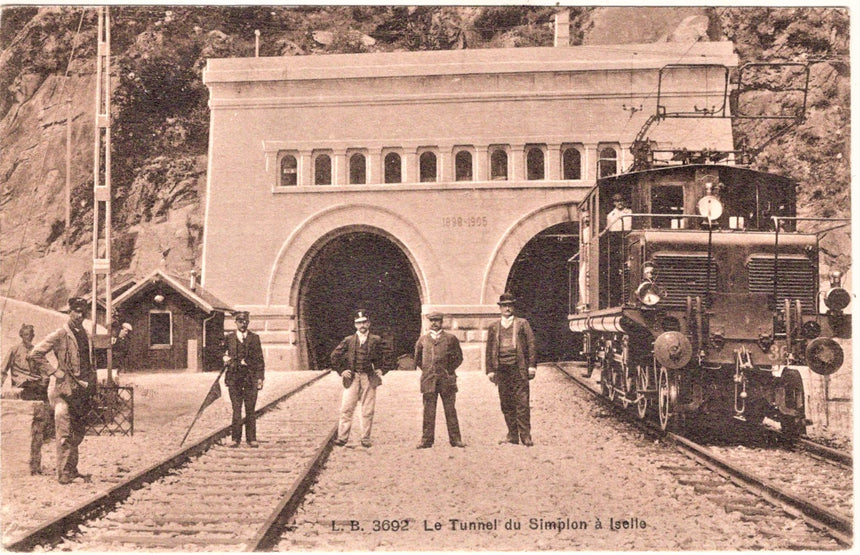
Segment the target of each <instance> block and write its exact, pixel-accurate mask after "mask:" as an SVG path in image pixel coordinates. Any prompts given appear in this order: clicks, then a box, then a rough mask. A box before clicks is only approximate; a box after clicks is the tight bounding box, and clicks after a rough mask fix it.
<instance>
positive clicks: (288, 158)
mask: <svg viewBox="0 0 860 555" xmlns="http://www.w3.org/2000/svg"><path fill="white" fill-rule="evenodd" d="M298 183H299V163H298V160H296V157H295V156H293V155H292V154H286V155H284V157H283V158H281V187H288V186H290V185H298Z"/></svg>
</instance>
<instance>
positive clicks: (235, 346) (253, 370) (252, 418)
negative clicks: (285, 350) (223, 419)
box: [224, 311, 266, 448]
mask: <svg viewBox="0 0 860 555" xmlns="http://www.w3.org/2000/svg"><path fill="white" fill-rule="evenodd" d="M234 318H235V319H236V330H235V331H232V332H230V333H228V334H227V335H226V336H225V337H224V364H225V365H227V367H228V368H227V372H226V374H225V375H224V383H225V384H226V385H227V390H228V391H229V392H230V404H231V405H232V407H233V420H232V425H231V437H232V439H233V444H232V445H230V447H239V445H241V444H242V406H243V405H244V407H245V441H247V442H248V446H249V447H255V448H256V447H259V443H257V415H256V410H257V409H256V406H257V392H258V391H259V390H261V389H263V379H264V376H265V372H266V363H265V360H264V359H263V348H262V346H261V345H260V336H259V335H257V334H256V333H254V332H252V331H248V321H249V319H250V316H249V314H248V313H247V312H244V311H241V312H236V314H235V315H234Z"/></svg>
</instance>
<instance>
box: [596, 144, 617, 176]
mask: <svg viewBox="0 0 860 555" xmlns="http://www.w3.org/2000/svg"><path fill="white" fill-rule="evenodd" d="M616 173H618V153H617V152H616V151H615V149H614V148H613V147H611V146H604V147H600V149H599V150H598V152H597V177H606V176H607V175H615V174H616Z"/></svg>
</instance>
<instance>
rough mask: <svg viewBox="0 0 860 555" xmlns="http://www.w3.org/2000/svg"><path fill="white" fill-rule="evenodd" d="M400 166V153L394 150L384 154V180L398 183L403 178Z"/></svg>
mask: <svg viewBox="0 0 860 555" xmlns="http://www.w3.org/2000/svg"><path fill="white" fill-rule="evenodd" d="M402 171H403V170H402V168H401V165H400V155H399V154H397V153H396V152H389V153H388V154H386V155H385V182H386V183H400V182H401V181H402V180H403V178H402V176H401V172H402Z"/></svg>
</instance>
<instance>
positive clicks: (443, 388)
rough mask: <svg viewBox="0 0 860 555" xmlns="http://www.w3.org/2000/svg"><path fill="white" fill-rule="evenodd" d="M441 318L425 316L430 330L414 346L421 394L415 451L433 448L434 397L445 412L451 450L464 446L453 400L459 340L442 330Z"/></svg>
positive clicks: (459, 357)
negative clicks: (421, 421)
mask: <svg viewBox="0 0 860 555" xmlns="http://www.w3.org/2000/svg"><path fill="white" fill-rule="evenodd" d="M442 318H443V316H442V314H441V313H439V312H431V313H430V314H428V315H427V319H428V320H430V331H429V332H428V333H426V334H425V335H422V336H421V337H420V338H419V339H418V342H417V343H415V364H416V366H418V368H420V369H421V395H422V396H423V398H424V399H423V400H424V424H423V427H422V432H421V443H419V444H418V449H426V448H428V447H433V436H434V431H435V428H436V400H437V398H438V397H442V406H443V407H444V409H445V423H446V424H447V425H448V441H449V442H451V445H452V446H453V447H465V445H464V444H463V442H462V441H461V438H460V424H459V422H458V421H457V409H456V407H455V406H454V402H455V400H456V398H457V375H456V374H455V373H454V371H455V370H457V368H458V367H459V366H460V364H462V363H463V351H462V349H460V340H459V339H457V338H456V337H455V336H454V335H452V334H450V333H447V332H445V331H442Z"/></svg>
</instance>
